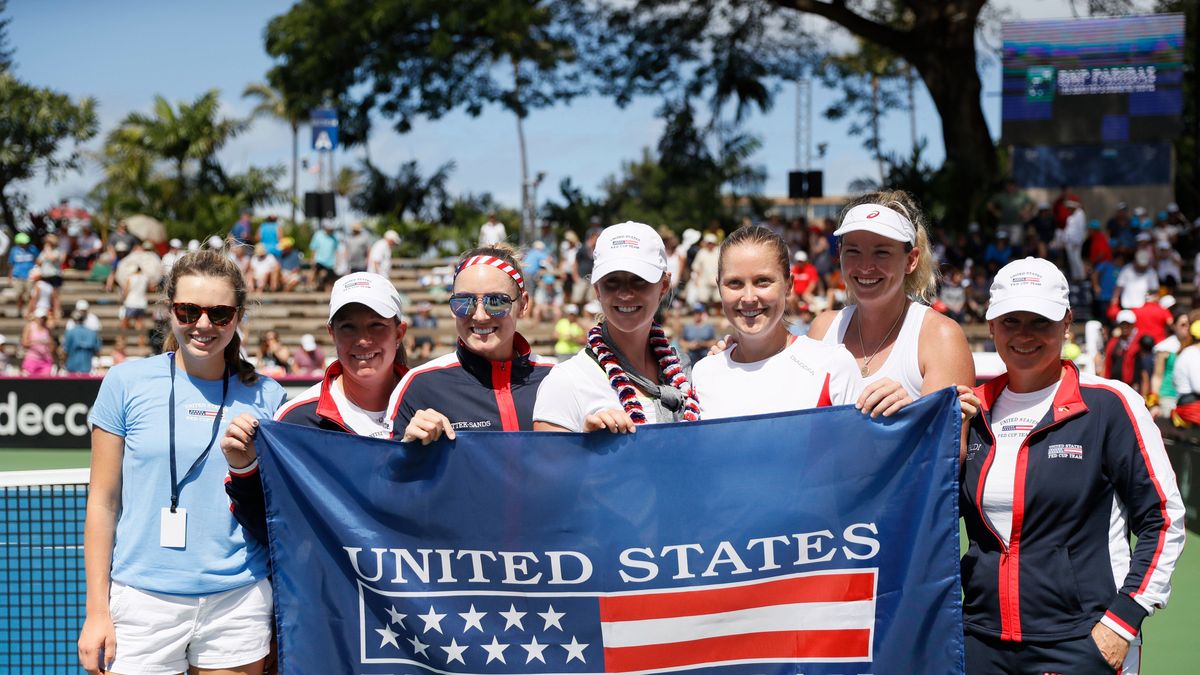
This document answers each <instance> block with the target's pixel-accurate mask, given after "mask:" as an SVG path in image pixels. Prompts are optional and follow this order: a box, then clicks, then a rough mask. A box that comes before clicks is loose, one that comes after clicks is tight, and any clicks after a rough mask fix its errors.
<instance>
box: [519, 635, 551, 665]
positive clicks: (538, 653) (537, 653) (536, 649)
mask: <svg viewBox="0 0 1200 675" xmlns="http://www.w3.org/2000/svg"><path fill="white" fill-rule="evenodd" d="M549 646H550V645H543V644H538V641H537V637H536V636H535V637H532V638H530V639H529V644H527V645H521V647H522V648H523V649H524V650H525V651H527V652H529V656H526V657H525V663H530V662H532V661H533V660H534V659H537V660H538V661H541V662H542V663H545V662H546V657H544V656H542V652H544V651H546V647H549Z"/></svg>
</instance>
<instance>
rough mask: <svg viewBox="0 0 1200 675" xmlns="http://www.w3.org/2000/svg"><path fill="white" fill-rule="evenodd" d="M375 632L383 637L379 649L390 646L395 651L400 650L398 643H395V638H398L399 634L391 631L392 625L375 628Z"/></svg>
mask: <svg viewBox="0 0 1200 675" xmlns="http://www.w3.org/2000/svg"><path fill="white" fill-rule="evenodd" d="M375 632H376V633H379V634H380V635H382V636H383V640H382V641H380V643H379V646H380V647H383V646H384V645H386V644H390V645H392V646H393V647H395V648H396V649H399V648H400V643H398V642H396V638H398V637H400V634H399V633H397V632H395V631H393V630H392V625H391V624H390V623H389V624H387V625H385V626H384V627H383V628H376V629H375Z"/></svg>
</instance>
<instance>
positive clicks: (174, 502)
mask: <svg viewBox="0 0 1200 675" xmlns="http://www.w3.org/2000/svg"><path fill="white" fill-rule="evenodd" d="M167 356H168V357H169V358H170V361H171V402H170V408H168V410H169V413H168V420H169V423H168V424H169V426H170V431H171V443H170V447H171V513H175V507H177V506H179V484H180V482H187V479H188V478H190V477H191V476H192V474H193V473H195V471H196V469H197V468H199V467H200V465H201V464H204V460H205V458H207V457H208V453H209V451H210V450H212V446H213V443H215V442H216V441H217V432H218V431H220V430H221V414H222V413H224V412H225V397H226V396H228V395H229V373H222V374H221V407H220V408H217V416H216V417H215V418H214V419H213V428H212V437H211V438H209V439H208V447H206V448H204V452H202V453H200V456H199V457H197V458H196V461H194V462H192V466H191V468H190V469H188V470H187V473H185V474H183V481H179V480H176V478H175V475H176V474H175V352H167Z"/></svg>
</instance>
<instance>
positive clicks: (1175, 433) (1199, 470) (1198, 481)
mask: <svg viewBox="0 0 1200 675" xmlns="http://www.w3.org/2000/svg"><path fill="white" fill-rule="evenodd" d="M1158 427H1159V429H1160V430H1162V435H1163V443H1164V444H1165V445H1166V446H1167V455H1168V456H1170V458H1171V466H1172V467H1173V468H1174V469H1175V479H1176V480H1177V481H1179V493H1180V496H1181V497H1182V498H1183V505H1184V508H1185V509H1186V512H1187V515H1186V517H1185V521H1184V522H1185V524H1186V525H1187V528H1188V529H1189V530H1191V531H1192V532H1195V533H1197V534H1200V428H1192V429H1178V428H1176V427H1175V426H1174V425H1172V424H1171V422H1170V421H1169V420H1159V422H1158Z"/></svg>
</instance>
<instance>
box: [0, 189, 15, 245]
mask: <svg viewBox="0 0 1200 675" xmlns="http://www.w3.org/2000/svg"><path fill="white" fill-rule="evenodd" d="M7 189H8V186H7V185H3V186H0V218H3V220H4V224H5V225H7V226H8V231H9V232H11V233H12V235H13V236H14V237H15V236H16V234H17V214H16V213H14V212H13V207H12V204H11V203H9V201H8V195H7V194H5V192H6V191H7Z"/></svg>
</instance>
